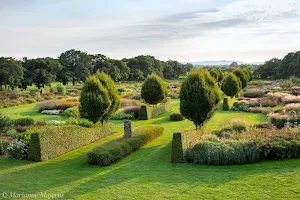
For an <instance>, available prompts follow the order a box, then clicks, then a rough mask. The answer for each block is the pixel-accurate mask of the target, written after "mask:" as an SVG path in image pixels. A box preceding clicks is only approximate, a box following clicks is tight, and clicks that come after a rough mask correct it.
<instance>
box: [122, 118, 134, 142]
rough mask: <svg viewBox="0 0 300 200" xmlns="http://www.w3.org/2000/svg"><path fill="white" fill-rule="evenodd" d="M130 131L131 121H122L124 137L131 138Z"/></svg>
mask: <svg viewBox="0 0 300 200" xmlns="http://www.w3.org/2000/svg"><path fill="white" fill-rule="evenodd" d="M131 136H132V130H131V121H130V120H128V119H124V137H126V138H131Z"/></svg>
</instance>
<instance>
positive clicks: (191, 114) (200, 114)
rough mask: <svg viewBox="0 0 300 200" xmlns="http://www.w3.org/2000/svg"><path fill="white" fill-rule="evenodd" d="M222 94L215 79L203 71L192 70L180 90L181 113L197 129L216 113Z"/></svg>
mask: <svg viewBox="0 0 300 200" xmlns="http://www.w3.org/2000/svg"><path fill="white" fill-rule="evenodd" d="M220 98H221V97H220V94H219V91H218V87H217V85H216V83H215V81H214V79H213V78H212V77H211V76H210V74H209V73H208V72H207V71H205V70H202V69H196V70H192V71H191V72H190V73H189V75H188V77H187V78H186V79H185V80H184V81H183V83H182V85H181V90H180V113H181V114H182V115H183V116H184V117H186V118H187V119H189V120H191V121H193V122H194V124H195V126H196V129H197V128H198V127H199V126H202V125H203V123H204V122H206V121H207V120H208V119H210V118H211V117H212V116H213V114H214V113H215V111H216V109H217V106H218V103H219V102H220Z"/></svg>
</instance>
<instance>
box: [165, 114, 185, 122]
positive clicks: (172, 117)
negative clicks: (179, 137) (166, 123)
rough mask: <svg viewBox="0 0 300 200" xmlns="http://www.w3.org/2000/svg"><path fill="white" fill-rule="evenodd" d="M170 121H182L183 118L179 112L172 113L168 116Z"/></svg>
mask: <svg viewBox="0 0 300 200" xmlns="http://www.w3.org/2000/svg"><path fill="white" fill-rule="evenodd" d="M169 119H170V121H182V120H184V117H183V116H182V114H180V113H172V114H171V115H170V116H169Z"/></svg>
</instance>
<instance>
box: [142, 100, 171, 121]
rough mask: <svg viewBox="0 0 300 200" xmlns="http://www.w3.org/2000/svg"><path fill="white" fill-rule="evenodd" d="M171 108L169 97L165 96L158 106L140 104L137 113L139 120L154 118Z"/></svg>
mask: <svg viewBox="0 0 300 200" xmlns="http://www.w3.org/2000/svg"><path fill="white" fill-rule="evenodd" d="M171 110H172V102H171V98H166V99H165V100H163V102H161V103H160V104H159V105H158V106H154V107H150V106H149V105H143V106H141V109H140V111H139V114H138V119H139V120H148V119H152V118H156V117H158V116H160V115H162V114H164V113H166V112H169V111H171Z"/></svg>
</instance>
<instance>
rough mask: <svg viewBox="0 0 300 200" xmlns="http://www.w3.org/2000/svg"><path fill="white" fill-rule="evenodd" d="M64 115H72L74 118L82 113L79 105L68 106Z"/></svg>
mask: <svg viewBox="0 0 300 200" xmlns="http://www.w3.org/2000/svg"><path fill="white" fill-rule="evenodd" d="M63 115H64V116H68V117H72V118H78V117H79V115H80V113H79V110H78V108H77V107H75V108H68V109H66V110H65V111H64V112H63Z"/></svg>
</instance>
